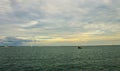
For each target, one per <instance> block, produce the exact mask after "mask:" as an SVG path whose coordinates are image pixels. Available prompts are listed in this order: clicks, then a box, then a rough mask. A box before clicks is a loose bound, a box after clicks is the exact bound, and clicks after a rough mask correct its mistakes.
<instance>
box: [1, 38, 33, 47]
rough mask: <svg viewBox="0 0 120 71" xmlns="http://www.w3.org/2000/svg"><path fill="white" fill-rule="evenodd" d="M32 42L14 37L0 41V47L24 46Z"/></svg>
mask: <svg viewBox="0 0 120 71" xmlns="http://www.w3.org/2000/svg"><path fill="white" fill-rule="evenodd" d="M31 41H32V40H23V39H18V38H15V37H6V38H4V39H0V46H5V45H6V46H23V45H26V44H25V43H26V42H31Z"/></svg>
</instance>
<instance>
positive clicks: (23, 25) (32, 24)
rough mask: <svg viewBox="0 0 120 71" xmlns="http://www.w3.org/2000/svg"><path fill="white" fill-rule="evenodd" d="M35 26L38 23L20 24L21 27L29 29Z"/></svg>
mask: <svg viewBox="0 0 120 71" xmlns="http://www.w3.org/2000/svg"><path fill="white" fill-rule="evenodd" d="M37 24H38V21H30V22H28V23H25V24H22V25H21V27H31V26H34V25H37Z"/></svg>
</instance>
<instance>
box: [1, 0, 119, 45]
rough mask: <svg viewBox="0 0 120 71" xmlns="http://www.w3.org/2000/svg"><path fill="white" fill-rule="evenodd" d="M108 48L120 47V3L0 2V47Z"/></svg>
mask: <svg viewBox="0 0 120 71" xmlns="http://www.w3.org/2000/svg"><path fill="white" fill-rule="evenodd" d="M108 44H113V45H119V44H120V0H0V45H41V46H43V45H60V46H61V45H108Z"/></svg>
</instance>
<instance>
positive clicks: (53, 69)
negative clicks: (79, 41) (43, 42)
mask: <svg viewBox="0 0 120 71" xmlns="http://www.w3.org/2000/svg"><path fill="white" fill-rule="evenodd" d="M0 71H120V46H99V47H83V48H82V49H77V47H10V48H4V47H0Z"/></svg>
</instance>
